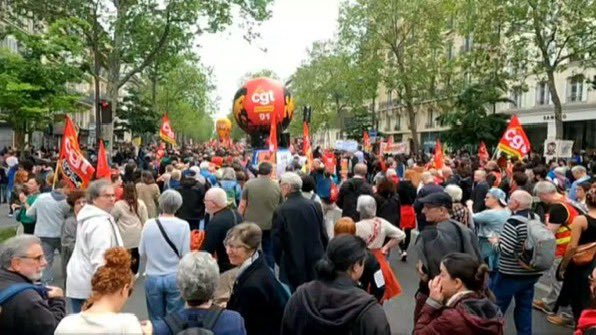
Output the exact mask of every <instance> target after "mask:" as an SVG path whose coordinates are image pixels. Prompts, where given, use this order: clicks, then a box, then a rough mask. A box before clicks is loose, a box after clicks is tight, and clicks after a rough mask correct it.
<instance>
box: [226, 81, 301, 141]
mask: <svg viewBox="0 0 596 335" xmlns="http://www.w3.org/2000/svg"><path fill="white" fill-rule="evenodd" d="M233 112H234V118H235V119H236V122H237V123H238V126H239V127H240V129H242V130H244V131H245V132H246V133H248V134H255V133H257V132H269V129H270V127H271V115H272V113H276V116H277V123H278V127H281V129H282V130H283V129H285V128H286V127H287V126H288V125H289V124H290V121H291V120H292V116H293V115H294V100H293V99H292V96H291V95H290V93H289V92H288V90H287V89H286V88H285V87H284V86H283V84H282V83H281V82H280V81H277V80H274V79H269V78H256V79H252V80H249V81H247V82H246V83H245V84H244V86H243V87H242V88H240V89H239V90H238V92H236V95H235V96H234V106H233Z"/></svg>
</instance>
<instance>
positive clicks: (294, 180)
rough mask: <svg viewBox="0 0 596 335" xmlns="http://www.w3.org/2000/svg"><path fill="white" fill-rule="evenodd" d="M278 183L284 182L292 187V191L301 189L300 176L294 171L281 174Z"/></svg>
mask: <svg viewBox="0 0 596 335" xmlns="http://www.w3.org/2000/svg"><path fill="white" fill-rule="evenodd" d="M279 180H280V185H281V184H286V185H290V186H291V187H292V190H293V191H300V190H302V178H300V176H299V175H298V174H296V173H294V172H286V173H284V174H282V175H281V178H280V179H279Z"/></svg>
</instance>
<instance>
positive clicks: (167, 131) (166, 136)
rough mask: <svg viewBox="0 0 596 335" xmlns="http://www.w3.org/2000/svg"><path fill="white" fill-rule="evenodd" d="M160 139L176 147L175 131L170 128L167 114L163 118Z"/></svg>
mask: <svg viewBox="0 0 596 335" xmlns="http://www.w3.org/2000/svg"><path fill="white" fill-rule="evenodd" d="M159 137H160V138H161V140H162V141H164V142H166V143H169V144H171V145H176V134H174V131H173V130H172V127H171V126H170V118H169V117H168V115H167V114H165V115H164V116H163V117H162V118H161V128H160V129H159Z"/></svg>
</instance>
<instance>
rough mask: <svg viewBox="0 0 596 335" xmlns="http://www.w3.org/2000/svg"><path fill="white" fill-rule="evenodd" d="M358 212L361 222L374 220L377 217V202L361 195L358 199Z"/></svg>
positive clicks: (368, 196)
mask: <svg viewBox="0 0 596 335" xmlns="http://www.w3.org/2000/svg"><path fill="white" fill-rule="evenodd" d="M356 210H357V211H358V213H360V220H364V219H372V218H374V217H375V216H377V202H376V201H375V198H373V197H371V196H370V195H361V196H359V197H358V202H357V203H356Z"/></svg>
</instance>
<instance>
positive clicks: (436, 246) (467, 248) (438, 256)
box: [414, 192, 480, 321]
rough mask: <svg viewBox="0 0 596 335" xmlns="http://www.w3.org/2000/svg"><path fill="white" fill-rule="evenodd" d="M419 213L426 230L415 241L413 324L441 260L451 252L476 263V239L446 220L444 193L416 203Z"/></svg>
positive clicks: (447, 201) (446, 197)
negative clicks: (417, 278) (417, 277)
mask: <svg viewBox="0 0 596 335" xmlns="http://www.w3.org/2000/svg"><path fill="white" fill-rule="evenodd" d="M418 201H419V202H420V203H421V204H422V205H423V210H422V213H423V214H424V215H425V216H426V221H427V222H428V226H427V228H426V229H424V230H423V231H421V232H420V234H419V235H418V238H417V239H416V245H415V247H414V248H415V249H416V253H417V254H418V255H419V257H420V259H419V260H418V264H417V265H416V267H417V269H418V272H419V275H420V286H419V288H418V292H416V296H415V297H416V308H415V310H414V321H416V320H417V319H418V317H419V316H420V311H421V309H422V307H423V306H424V303H425V302H426V298H427V297H428V294H429V288H428V282H429V281H430V280H431V279H433V278H434V277H435V276H437V275H439V273H440V272H441V271H440V269H439V267H440V264H441V260H442V259H443V257H444V256H445V255H447V254H449V253H452V252H461V253H466V254H470V255H472V256H474V257H475V258H476V259H478V260H480V251H479V249H478V239H477V237H476V235H475V234H474V232H472V231H471V230H470V229H469V228H467V227H465V226H464V225H462V224H460V223H459V222H456V221H454V220H451V219H450V218H449V209H450V208H451V205H452V200H451V197H450V196H449V195H448V194H447V193H445V192H435V193H432V194H430V195H428V196H426V197H424V198H422V199H420V200H418Z"/></svg>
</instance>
